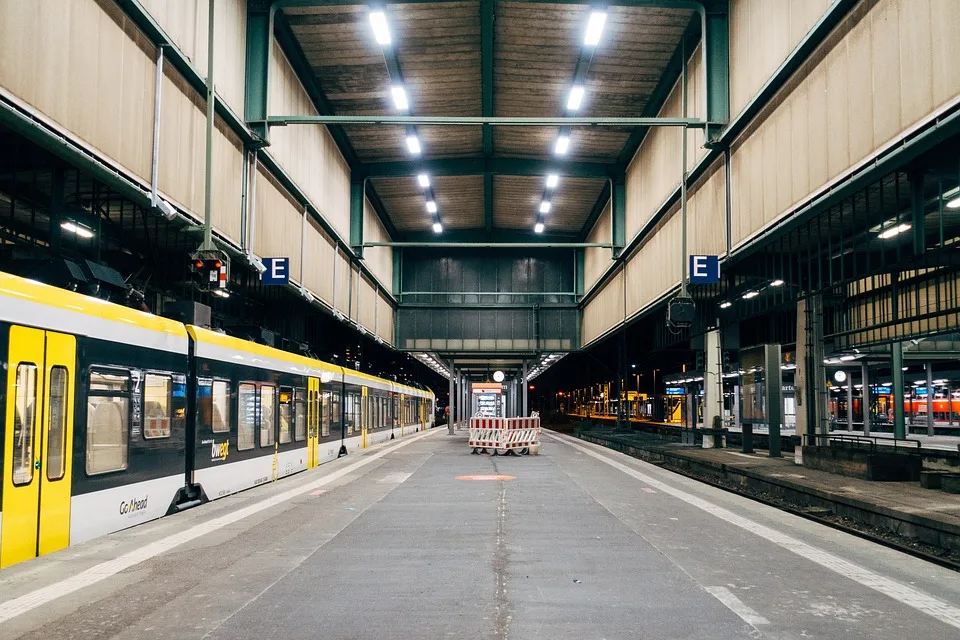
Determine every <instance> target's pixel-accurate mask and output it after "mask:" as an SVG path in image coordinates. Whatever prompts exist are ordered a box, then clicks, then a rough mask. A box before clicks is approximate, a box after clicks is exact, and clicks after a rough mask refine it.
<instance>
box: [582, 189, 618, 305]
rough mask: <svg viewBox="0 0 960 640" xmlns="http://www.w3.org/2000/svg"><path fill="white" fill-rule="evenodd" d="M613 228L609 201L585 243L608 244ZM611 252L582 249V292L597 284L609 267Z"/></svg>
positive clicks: (608, 250)
mask: <svg viewBox="0 0 960 640" xmlns="http://www.w3.org/2000/svg"><path fill="white" fill-rule="evenodd" d="M612 226H613V218H612V216H611V212H610V201H609V200H607V206H606V207H605V208H604V209H603V213H601V214H600V217H599V218H597V223H596V224H595V225H593V229H592V230H591V231H590V234H589V235H588V236H587V242H606V243H609V242H610V238H611V232H612ZM611 255H612V252H611V251H610V249H590V248H587V249H584V256H583V287H584V291H590V289H591V287H593V285H594V284H596V283H597V280H599V279H600V276H602V275H603V273H604V271H606V270H607V267H609V266H610V262H611Z"/></svg>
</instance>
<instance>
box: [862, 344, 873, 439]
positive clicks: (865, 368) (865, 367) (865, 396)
mask: <svg viewBox="0 0 960 640" xmlns="http://www.w3.org/2000/svg"><path fill="white" fill-rule="evenodd" d="M860 378H861V383H862V384H863V388H862V393H861V394H860V395H861V397H860V404H861V405H862V406H861V409H862V411H861V413H863V435H865V436H868V435H870V403H871V402H872V400H871V398H870V365H869V364H868V363H866V362H863V363H861V364H860Z"/></svg>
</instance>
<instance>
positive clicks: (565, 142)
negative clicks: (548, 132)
mask: <svg viewBox="0 0 960 640" xmlns="http://www.w3.org/2000/svg"><path fill="white" fill-rule="evenodd" d="M569 148H570V136H560V137H559V138H557V145H556V146H555V147H554V148H553V151H554V153H556V154H557V155H558V156H562V155H564V154H565V153H566V152H567V149H569Z"/></svg>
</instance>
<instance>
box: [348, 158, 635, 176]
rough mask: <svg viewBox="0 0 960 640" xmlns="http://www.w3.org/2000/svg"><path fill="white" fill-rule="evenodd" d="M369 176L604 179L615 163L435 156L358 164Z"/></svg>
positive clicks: (614, 169) (612, 171) (611, 172)
mask: <svg viewBox="0 0 960 640" xmlns="http://www.w3.org/2000/svg"><path fill="white" fill-rule="evenodd" d="M360 169H361V170H363V171H364V172H365V175H366V176H367V177H370V178H398V177H403V176H415V175H417V174H418V173H420V172H426V173H428V174H430V175H431V176H440V177H443V176H472V175H480V174H484V173H492V174H494V175H505V176H543V175H546V174H547V173H556V174H557V175H559V176H562V177H569V178H607V177H608V176H610V175H613V174H614V173H616V165H613V164H604V163H602V162H576V161H569V160H543V159H540V158H483V157H477V158H437V159H433V160H422V161H407V160H400V161H396V162H371V163H367V164H364V165H361V167H360Z"/></svg>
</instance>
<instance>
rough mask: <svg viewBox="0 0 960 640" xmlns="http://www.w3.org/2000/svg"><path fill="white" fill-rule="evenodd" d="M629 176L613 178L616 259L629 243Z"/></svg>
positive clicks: (612, 211) (614, 253) (612, 229)
mask: <svg viewBox="0 0 960 640" xmlns="http://www.w3.org/2000/svg"><path fill="white" fill-rule="evenodd" d="M626 200H627V178H626V176H624V175H620V176H617V177H616V178H614V179H613V202H612V204H613V206H612V207H611V211H610V214H611V222H612V224H611V225H610V229H611V236H612V237H611V242H612V243H613V257H614V259H616V258H618V257H619V256H620V252H621V251H623V247H624V246H625V245H626V244H627V202H626Z"/></svg>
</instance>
